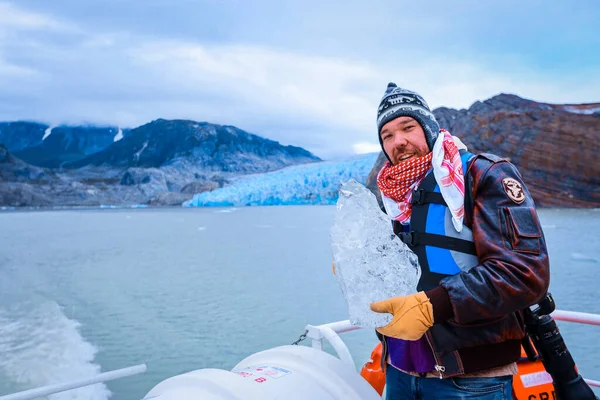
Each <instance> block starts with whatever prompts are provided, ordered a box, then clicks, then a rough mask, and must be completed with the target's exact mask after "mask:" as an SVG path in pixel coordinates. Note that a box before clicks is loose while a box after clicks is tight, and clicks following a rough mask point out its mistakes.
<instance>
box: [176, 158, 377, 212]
mask: <svg viewBox="0 0 600 400" xmlns="http://www.w3.org/2000/svg"><path fill="white" fill-rule="evenodd" d="M376 159H377V153H369V154H362V155H358V156H354V157H352V158H349V159H346V160H343V161H323V162H315V163H310V164H303V165H295V166H291V167H286V168H283V169H280V170H277V171H274V172H269V173H264V174H256V175H249V176H245V177H241V178H239V179H237V180H236V181H234V182H233V183H232V184H231V185H229V186H225V187H223V188H220V189H215V190H213V191H211V192H203V193H199V194H196V195H195V196H194V197H193V198H192V200H190V201H187V202H185V203H183V206H184V207H205V206H217V207H219V206H220V207H229V206H236V207H238V206H254V205H262V206H266V205H307V204H335V203H336V201H337V199H338V190H339V188H340V183H341V182H346V181H348V180H349V179H355V180H356V181H358V182H360V183H362V184H363V185H364V184H365V182H366V180H367V176H368V175H369V172H370V171H371V168H373V164H374V163H375V160H376Z"/></svg>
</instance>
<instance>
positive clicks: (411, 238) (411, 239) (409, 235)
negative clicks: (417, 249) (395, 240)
mask: <svg viewBox="0 0 600 400" xmlns="http://www.w3.org/2000/svg"><path fill="white" fill-rule="evenodd" d="M399 236H400V240H402V242H403V243H404V244H406V245H408V246H410V247H414V246H417V245H419V243H420V241H419V234H418V233H417V232H415V231H411V232H401V233H400V234H399Z"/></svg>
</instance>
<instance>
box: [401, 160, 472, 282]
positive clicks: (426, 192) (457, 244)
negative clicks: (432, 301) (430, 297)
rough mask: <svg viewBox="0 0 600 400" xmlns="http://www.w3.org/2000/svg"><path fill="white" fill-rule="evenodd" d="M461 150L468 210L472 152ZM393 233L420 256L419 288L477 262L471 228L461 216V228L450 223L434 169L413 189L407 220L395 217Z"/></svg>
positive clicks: (470, 266) (464, 269) (450, 216)
mask: <svg viewBox="0 0 600 400" xmlns="http://www.w3.org/2000/svg"><path fill="white" fill-rule="evenodd" d="M460 154H461V160H462V166H463V173H464V174H465V210H467V203H468V202H470V193H469V192H470V189H469V188H468V187H467V186H468V185H467V176H466V172H467V170H468V165H469V160H470V159H471V157H473V156H474V155H473V154H471V153H469V152H466V151H461V152H460ZM394 233H396V235H398V237H400V239H401V240H402V241H403V242H404V243H406V244H407V245H408V247H410V248H411V250H412V251H413V252H414V253H415V254H416V255H417V257H418V258H419V265H420V266H421V278H420V280H419V284H418V285H417V290H418V291H421V290H430V289H433V288H434V287H436V286H438V284H439V282H440V280H441V279H442V278H444V277H446V276H449V275H455V274H457V273H459V272H461V271H467V270H469V269H470V268H472V267H474V266H475V265H477V264H478V263H479V262H478V259H477V257H476V252H475V244H474V243H473V234H472V232H471V229H469V227H468V226H467V225H465V223H464V220H463V228H462V231H461V232H457V231H456V229H455V228H454V225H453V224H452V214H451V213H450V209H449V208H448V206H447V205H446V202H445V201H444V199H443V197H442V194H441V193H440V188H439V185H438V184H437V182H436V181H435V176H434V174H433V172H430V173H429V174H428V175H427V176H426V177H425V179H423V181H422V182H421V184H420V185H419V187H418V188H417V189H415V190H414V191H413V193H412V213H411V218H410V224H408V225H402V224H400V223H399V222H398V221H394Z"/></svg>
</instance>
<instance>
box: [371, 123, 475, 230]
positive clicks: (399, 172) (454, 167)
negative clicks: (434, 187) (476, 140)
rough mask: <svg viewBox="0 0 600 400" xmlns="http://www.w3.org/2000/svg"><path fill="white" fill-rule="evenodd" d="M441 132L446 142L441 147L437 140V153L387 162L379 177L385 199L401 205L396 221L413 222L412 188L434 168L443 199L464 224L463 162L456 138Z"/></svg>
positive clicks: (379, 184) (434, 151) (455, 216)
mask: <svg viewBox="0 0 600 400" xmlns="http://www.w3.org/2000/svg"><path fill="white" fill-rule="evenodd" d="M440 133H441V134H442V135H443V136H442V135H440V136H441V137H440V138H438V140H440V139H441V140H442V143H441V147H440V146H439V143H437V141H436V144H437V145H434V150H433V151H432V152H429V153H427V154H426V155H424V156H421V157H417V158H412V159H410V160H407V161H404V162H401V163H399V164H397V165H391V164H390V163H389V162H386V163H385V164H384V166H383V167H382V168H381V170H380V171H379V173H378V175H377V186H379V189H380V190H381V192H382V194H383V196H385V197H388V198H390V199H392V200H394V202H395V203H396V204H397V206H398V210H399V213H398V214H397V215H396V216H394V219H395V220H397V221H399V222H401V223H406V222H408V221H410V216H411V213H412V204H411V199H412V189H414V188H416V187H417V186H418V185H419V184H420V183H421V181H422V180H423V178H425V176H426V175H427V171H429V170H430V169H431V168H433V169H434V171H433V172H434V174H435V178H436V181H437V183H438V185H439V186H440V192H441V193H442V196H443V197H444V199H445V200H446V203H448V207H449V208H450V211H451V213H452V215H453V217H454V218H455V219H456V220H458V221H460V224H462V219H463V217H464V205H463V203H464V195H465V185H464V175H463V169H462V161H461V159H460V153H459V151H458V147H457V146H456V144H455V143H454V140H453V139H452V135H450V133H449V132H448V131H446V130H444V129H442V130H440ZM442 152H443V155H442ZM457 225H459V224H456V223H455V226H457ZM457 230H459V229H458V228H457ZM459 231H460V230H459Z"/></svg>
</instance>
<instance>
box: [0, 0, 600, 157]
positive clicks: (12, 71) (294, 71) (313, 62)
mask: <svg viewBox="0 0 600 400" xmlns="http://www.w3.org/2000/svg"><path fill="white" fill-rule="evenodd" d="M3 12H5V13H6V14H3ZM0 15H2V16H1V17H0V18H2V19H0V26H2V23H3V22H5V21H6V20H8V19H10V20H11V22H8V23H7V24H6V25H4V26H2V27H1V28H0V34H3V35H8V36H10V39H11V40H3V41H0V120H14V119H37V120H41V121H43V122H46V123H49V124H58V123H82V122H91V123H101V124H118V125H120V126H122V127H135V126H138V125H140V124H143V123H146V122H149V121H150V120H153V119H156V118H187V119H195V120H202V121H209V122H215V123H221V124H231V125H236V126H239V127H240V128H242V129H246V130H249V131H251V132H253V133H256V134H259V135H261V136H265V137H268V138H271V139H274V140H278V141H280V142H282V143H284V144H293V145H298V146H303V147H305V148H307V149H309V150H311V151H313V152H314V153H315V154H317V155H319V156H321V157H324V158H329V157H335V156H338V155H343V154H351V153H356V152H366V151H376V150H374V149H378V148H379V144H378V142H377V137H376V132H375V113H376V109H377V105H378V103H379V100H380V98H381V95H382V94H383V91H384V89H385V87H386V85H387V83H388V82H389V81H395V82H396V83H397V84H398V85H400V86H405V87H408V88H411V89H413V90H416V91H419V92H420V93H421V94H423V95H424V97H425V98H426V99H427V100H428V102H429V104H430V106H431V107H438V106H450V107H455V108H466V107H468V106H470V105H471V104H472V103H473V102H475V101H477V100H484V99H486V98H489V97H491V96H493V95H495V94H498V93H501V92H505V93H514V94H518V95H521V96H523V97H527V98H532V99H535V100H539V101H547V102H574V103H577V102H582V101H597V100H598V99H597V93H598V89H599V88H600V78H599V77H597V76H595V75H592V74H591V73H590V75H589V76H587V75H576V74H575V75H573V76H570V77H569V76H564V77H561V79H557V77H556V74H555V73H554V72H553V71H551V70H540V69H536V68H532V67H531V66H527V65H525V64H523V63H521V62H520V60H519V59H518V58H510V57H507V58H506V59H505V61H504V62H503V63H502V64H494V63H492V64H490V63H489V62H488V61H486V60H485V59H483V58H482V59H478V58H477V57H472V58H471V59H466V58H464V57H451V56H449V55H445V56H443V57H442V56H440V55H438V54H429V53H424V52H423V51H422V49H419V48H412V47H408V46H407V47H406V49H405V50H404V52H403V54H402V56H401V57H397V56H396V57H392V56H390V58H389V59H386V60H384V61H380V62H373V61H372V59H370V58H368V57H366V58H364V59H362V58H361V57H360V56H359V55H357V54H348V55H346V56H344V55H341V54H336V55H323V54H317V53H311V52H310V51H308V50H306V49H304V50H297V49H296V50H293V49H288V48H285V49H282V48H279V47H274V46H268V45H264V44H252V43H245V44H241V42H239V43H238V42H233V43H231V42H214V41H213V42H211V41H208V40H202V39H190V38H187V39H182V38H178V39H174V38H169V37H167V36H166V35H160V34H159V33H157V34H156V35H153V36H150V35H147V34H141V33H136V32H135V31H124V30H115V29H112V30H111V29H109V28H107V29H105V30H100V29H99V28H96V29H95V30H85V29H83V25H82V26H77V25H76V24H73V23H71V22H69V21H66V22H65V21H62V20H59V19H56V18H54V17H51V16H48V15H44V14H41V13H33V12H29V11H27V10H24V9H22V8H18V7H16V6H14V5H10V4H7V3H0Z"/></svg>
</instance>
